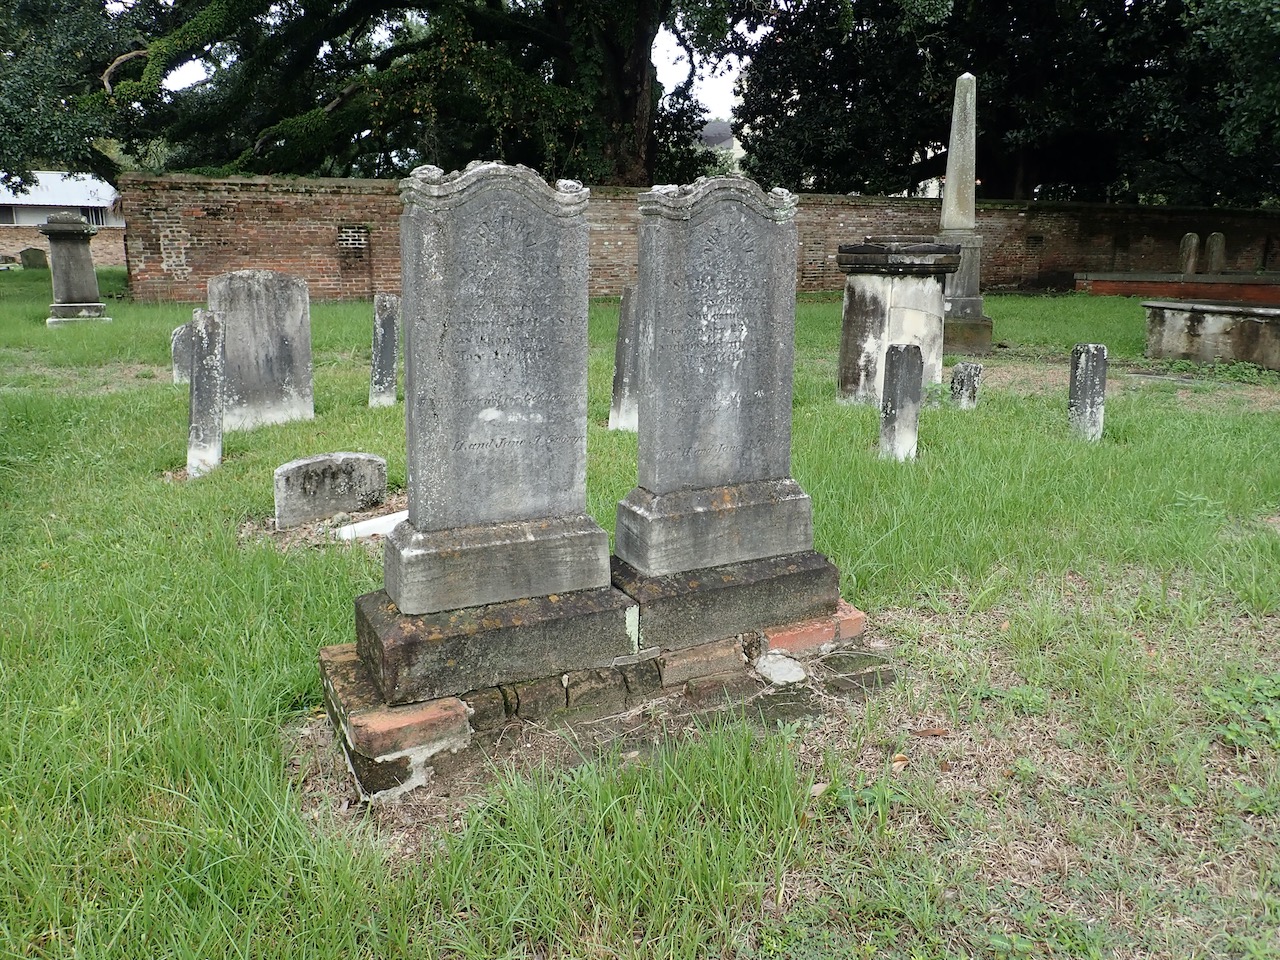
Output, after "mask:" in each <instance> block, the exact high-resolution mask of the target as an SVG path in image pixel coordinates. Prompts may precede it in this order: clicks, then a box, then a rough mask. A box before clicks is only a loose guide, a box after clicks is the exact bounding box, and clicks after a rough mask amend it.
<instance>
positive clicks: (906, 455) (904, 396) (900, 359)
mask: <svg viewBox="0 0 1280 960" xmlns="http://www.w3.org/2000/svg"><path fill="white" fill-rule="evenodd" d="M923 395H924V357H923V355H922V354H921V353H920V348H919V347H918V346H916V345H915V344H914V343H895V344H891V345H890V346H889V349H888V350H887V351H886V352H885V358H884V394H883V395H882V397H881V400H880V456H882V457H886V458H888V457H891V458H893V459H894V460H900V461H903V460H914V459H915V458H916V440H917V437H918V435H919V431H920V406H921V404H922V402H923V399H924V396H923Z"/></svg>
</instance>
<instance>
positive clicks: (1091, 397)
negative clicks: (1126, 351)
mask: <svg viewBox="0 0 1280 960" xmlns="http://www.w3.org/2000/svg"><path fill="white" fill-rule="evenodd" d="M1106 396H1107V348H1106V345H1105V344H1101V343H1077V344H1076V345H1075V347H1074V348H1073V349H1072V351H1071V387H1070V392H1069V396H1068V400H1067V422H1068V423H1069V424H1070V425H1071V427H1072V429H1074V430H1076V431H1077V432H1078V433H1080V435H1081V436H1083V437H1084V438H1085V439H1086V440H1099V439H1101V438H1102V418H1103V412H1104V407H1105V404H1106Z"/></svg>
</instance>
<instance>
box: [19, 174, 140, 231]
mask: <svg viewBox="0 0 1280 960" xmlns="http://www.w3.org/2000/svg"><path fill="white" fill-rule="evenodd" d="M34 173H35V177H36V183H35V185H34V186H33V187H32V188H31V190H30V191H29V192H28V193H14V192H12V191H11V190H9V189H7V188H5V187H3V186H0V226H5V225H11V226H30V227H33V226H37V225H39V224H42V223H45V222H46V221H47V220H48V219H49V214H51V213H59V212H61V211H65V210H71V211H75V212H78V213H79V214H80V215H81V216H82V217H84V218H85V219H86V220H88V221H89V222H90V223H92V224H94V225H95V226H99V227H123V226H124V217H122V216H121V215H120V213H119V208H118V207H117V205H116V201H117V200H118V199H119V197H120V195H119V194H118V193H116V188H115V187H113V186H111V184H109V183H107V182H106V181H105V180H99V179H98V178H97V177H92V176H89V175H88V174H72V173H58V172H56V171H51V170H36V171H34Z"/></svg>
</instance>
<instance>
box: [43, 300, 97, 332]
mask: <svg viewBox="0 0 1280 960" xmlns="http://www.w3.org/2000/svg"><path fill="white" fill-rule="evenodd" d="M106 313H107V305H106V304H105V303H51V304H49V319H48V320H46V321H45V324H46V325H47V326H50V327H57V326H61V325H62V324H64V323H75V322H77V321H80V320H97V321H99V322H100V323H110V322H111V318H110V317H108V316H107V315H106Z"/></svg>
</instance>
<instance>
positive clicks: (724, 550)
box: [614, 478, 813, 577]
mask: <svg viewBox="0 0 1280 960" xmlns="http://www.w3.org/2000/svg"><path fill="white" fill-rule="evenodd" d="M614 542H615V552H616V553H617V555H618V556H619V557H622V558H624V559H628V562H631V564H632V566H634V567H636V568H637V569H638V570H640V571H641V572H642V573H644V574H645V575H646V576H651V577H660V576H666V575H667V574H672V573H678V572H680V571H682V570H696V569H701V568H703V567H713V566H721V565H724V564H730V563H740V562H742V561H745V560H755V559H758V558H761V557H772V556H779V555H782V554H792V553H800V552H802V551H805V550H808V549H810V548H811V547H812V546H813V507H812V504H811V502H810V500H809V496H808V494H806V493H805V492H804V491H803V490H802V489H800V485H799V484H798V483H796V482H795V481H794V480H792V479H790V478H786V479H782V480H762V481H758V482H755V483H743V484H738V485H736V486H723V487H713V488H709V489H708V488H701V489H693V490H675V491H672V492H670V493H667V494H663V495H658V494H654V493H652V492H650V491H649V490H646V489H645V488H644V487H636V488H635V489H633V490H632V491H631V492H630V493H628V494H627V496H626V497H625V498H624V499H623V500H622V501H621V502H619V504H618V517H617V524H616V527H615V530H614Z"/></svg>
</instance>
